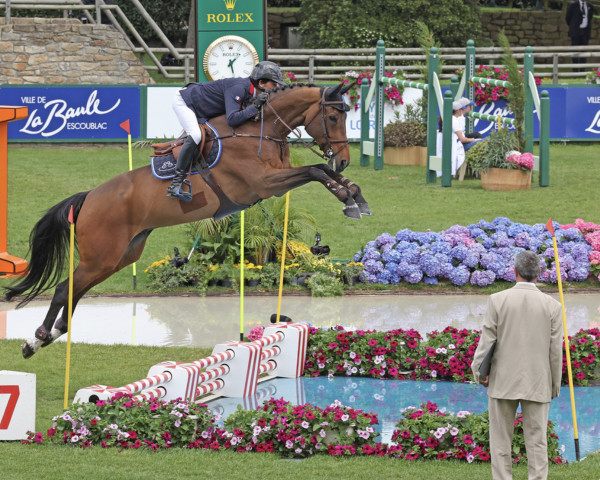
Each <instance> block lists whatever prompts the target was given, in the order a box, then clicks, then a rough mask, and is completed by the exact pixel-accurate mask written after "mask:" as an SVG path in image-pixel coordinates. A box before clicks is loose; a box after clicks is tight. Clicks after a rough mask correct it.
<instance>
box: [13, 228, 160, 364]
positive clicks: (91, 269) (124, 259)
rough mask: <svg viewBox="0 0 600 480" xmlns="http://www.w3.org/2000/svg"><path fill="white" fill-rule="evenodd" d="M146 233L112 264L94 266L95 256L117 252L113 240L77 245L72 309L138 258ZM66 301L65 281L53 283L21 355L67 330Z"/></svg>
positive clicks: (115, 242)
mask: <svg viewBox="0 0 600 480" xmlns="http://www.w3.org/2000/svg"><path fill="white" fill-rule="evenodd" d="M150 232H151V230H144V231H143V232H141V233H140V234H138V235H136V236H135V237H134V238H133V240H131V242H130V243H129V245H128V246H127V247H123V249H124V253H123V254H122V256H121V258H120V259H119V258H117V259H115V263H114V264H113V265H114V266H113V267H109V266H106V265H105V266H103V267H101V266H100V265H98V258H104V259H108V258H110V253H111V252H114V251H118V250H119V249H118V242H117V241H114V242H113V243H112V244H110V245H104V249H102V248H101V245H99V244H96V245H93V246H92V247H93V248H91V247H89V246H88V247H87V250H86V248H85V245H82V244H80V259H81V260H80V262H79V265H78V266H77V268H76V269H75V272H74V274H73V306H72V312H74V311H75V307H76V306H77V303H78V302H79V300H80V299H81V298H82V297H83V296H84V295H85V294H86V293H87V292H88V291H89V290H90V289H91V288H92V287H94V286H95V285H97V284H99V283H101V282H103V281H104V280H106V279H107V278H108V277H110V276H111V275H113V274H114V273H115V272H117V271H119V270H121V269H122V268H123V267H125V266H127V265H129V264H131V263H133V262H135V261H136V260H138V259H139V257H140V255H141V253H142V251H143V249H144V245H145V242H146V239H147V238H148V235H149V234H150ZM86 252H95V255H90V256H88V255H86ZM86 259H87V260H86ZM68 300H69V289H68V280H65V281H63V282H61V283H60V284H59V285H57V287H56V290H55V293H54V297H52V302H51V304H50V308H49V309H48V313H47V314H46V318H45V319H44V322H43V324H42V325H41V326H40V327H39V328H38V329H37V330H36V334H35V338H34V339H31V340H27V341H26V342H25V343H23V345H22V346H21V349H22V352H23V357H25V358H29V357H31V356H32V355H33V354H34V353H35V352H37V351H38V350H39V348H40V347H45V346H47V345H49V344H50V343H52V342H53V341H55V340H56V339H57V338H58V337H60V336H61V335H62V334H64V333H65V332H66V331H67V328H68V318H69V317H68V315H69V312H68ZM61 308H62V309H63V311H62V316H61V318H59V319H58V320H56V317H57V315H58V313H59V312H60V309H61ZM55 320H56V323H55ZM53 325H54V327H53Z"/></svg>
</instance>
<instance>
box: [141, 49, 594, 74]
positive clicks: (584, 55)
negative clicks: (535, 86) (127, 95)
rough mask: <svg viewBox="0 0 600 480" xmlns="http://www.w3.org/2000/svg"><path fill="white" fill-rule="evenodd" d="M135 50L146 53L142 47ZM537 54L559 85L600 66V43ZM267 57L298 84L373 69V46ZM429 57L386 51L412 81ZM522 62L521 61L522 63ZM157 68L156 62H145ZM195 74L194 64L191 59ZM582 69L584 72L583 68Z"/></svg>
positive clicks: (491, 61) (493, 59)
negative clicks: (578, 60) (153, 64)
mask: <svg viewBox="0 0 600 480" xmlns="http://www.w3.org/2000/svg"><path fill="white" fill-rule="evenodd" d="M512 50H513V54H514V56H515V58H516V59H517V61H518V62H522V60H523V56H524V50H525V47H514V48H513V49H512ZM153 51H154V52H155V53H157V54H162V53H169V51H168V49H166V48H155V49H153ZM178 51H179V54H180V55H181V56H182V57H187V56H190V57H192V58H193V55H194V51H193V49H178ZM136 52H138V53H140V54H142V55H143V51H142V49H136ZM533 53H534V57H535V75H536V76H537V77H542V78H547V79H551V81H552V83H555V84H558V83H560V81H561V79H564V78H577V79H581V81H582V82H583V81H584V80H585V77H586V76H587V74H588V73H589V72H591V71H592V69H593V68H596V67H600V45H587V46H583V47H573V46H570V45H569V46H559V47H533ZM268 58H269V60H272V61H274V62H277V63H279V64H280V65H281V67H282V69H283V70H284V71H285V72H291V73H293V74H294V75H295V76H296V79H297V81H299V82H309V83H314V82H324V81H336V80H338V79H339V78H340V77H341V76H342V75H344V73H346V72H347V71H349V70H356V71H362V70H366V69H368V68H369V69H371V70H373V69H374V68H375V48H372V49H318V50H317V49H300V50H287V49H270V50H269V51H268ZM476 58H477V64H478V65H495V66H502V63H501V62H502V51H501V49H499V48H497V47H480V48H477V57H476ZM574 58H577V59H586V61H587V63H585V64H581V63H574V61H573V59H574ZM425 60H426V56H425V55H424V54H423V51H422V50H421V49H418V48H402V49H400V48H388V49H386V66H385V68H386V70H387V71H390V72H391V71H394V70H397V71H399V72H403V73H404V76H405V77H406V78H407V79H409V80H416V79H419V78H422V74H421V71H422V69H423V68H424V63H425ZM440 60H441V62H440V63H441V72H440V78H441V79H449V78H450V77H452V75H455V74H456V72H457V71H460V70H462V69H463V68H464V65H465V48H443V49H441V52H440ZM521 65H522V64H521ZM146 68H147V69H149V70H157V67H155V66H147V67H146ZM164 68H166V69H167V70H168V71H169V72H171V74H172V78H175V77H176V76H177V75H178V74H179V75H180V76H181V77H183V72H184V70H185V67H184V66H167V67H164ZM190 70H191V75H192V76H193V62H190ZM579 70H580V71H579Z"/></svg>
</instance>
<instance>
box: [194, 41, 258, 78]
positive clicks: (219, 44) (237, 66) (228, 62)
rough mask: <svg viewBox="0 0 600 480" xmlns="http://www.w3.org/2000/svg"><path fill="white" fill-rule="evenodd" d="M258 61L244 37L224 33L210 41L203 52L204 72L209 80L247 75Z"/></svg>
mask: <svg viewBox="0 0 600 480" xmlns="http://www.w3.org/2000/svg"><path fill="white" fill-rule="evenodd" d="M257 63H258V53H257V52H256V49H255V48H254V46H253V45H252V44H251V43H250V42H249V41H248V40H246V39H245V38H242V37H238V36H236V35H226V36H224V37H219V38H217V39H216V40H215V41H214V42H212V43H211V44H210V45H209V46H208V48H207V49H206V52H205V53H204V62H203V66H204V73H205V74H206V77H207V78H208V79H209V80H219V79H221V78H232V77H248V76H249V75H250V72H252V69H253V68H254V65H256V64H257Z"/></svg>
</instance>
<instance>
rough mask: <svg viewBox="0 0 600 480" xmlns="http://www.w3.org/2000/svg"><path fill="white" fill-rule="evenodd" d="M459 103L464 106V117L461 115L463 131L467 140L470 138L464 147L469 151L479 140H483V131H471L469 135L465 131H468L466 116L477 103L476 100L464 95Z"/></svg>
mask: <svg viewBox="0 0 600 480" xmlns="http://www.w3.org/2000/svg"><path fill="white" fill-rule="evenodd" d="M458 103H459V104H460V106H461V107H462V117H460V119H461V126H462V131H463V134H464V137H465V139H466V140H468V142H467V143H464V142H463V143H464V145H463V146H464V147H465V152H466V151H468V150H469V149H470V148H471V147H472V146H473V145H475V144H476V143H477V142H480V141H481V133H479V132H471V133H469V134H468V135H467V134H466V133H465V132H466V130H467V129H466V120H467V119H466V118H465V115H467V113H470V112H471V110H472V106H473V105H475V103H474V102H472V101H471V100H469V99H468V98H466V97H462V98H461V99H460V100H458Z"/></svg>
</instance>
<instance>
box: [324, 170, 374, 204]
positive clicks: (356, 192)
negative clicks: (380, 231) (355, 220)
mask: <svg viewBox="0 0 600 480" xmlns="http://www.w3.org/2000/svg"><path fill="white" fill-rule="evenodd" d="M315 166H316V167H317V168H320V169H321V170H323V171H324V172H325V173H326V174H327V175H328V176H329V177H330V178H332V179H333V180H335V181H336V182H337V183H339V184H340V185H342V186H344V187H346V188H347V189H348V190H349V191H350V194H351V195H352V198H353V199H354V201H355V202H356V204H357V205H358V209H359V210H360V213H361V215H371V209H370V208H369V204H368V203H367V201H366V200H365V197H363V194H362V191H361V189H360V187H359V186H358V185H357V184H356V183H354V182H352V181H350V180H349V179H347V178H346V177H344V176H343V175H342V174H341V173H337V172H336V171H335V170H334V169H333V168H331V167H330V166H329V165H327V164H326V163H321V164H318V165H315Z"/></svg>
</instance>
